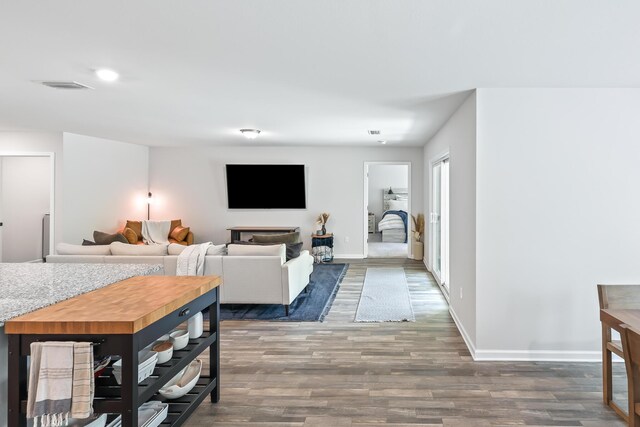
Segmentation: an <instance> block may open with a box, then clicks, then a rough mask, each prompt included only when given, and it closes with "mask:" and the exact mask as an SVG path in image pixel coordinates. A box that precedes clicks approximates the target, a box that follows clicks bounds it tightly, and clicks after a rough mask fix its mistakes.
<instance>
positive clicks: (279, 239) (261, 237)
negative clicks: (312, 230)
mask: <svg viewBox="0 0 640 427" xmlns="http://www.w3.org/2000/svg"><path fill="white" fill-rule="evenodd" d="M299 240H300V233H299V232H297V231H295V232H293V233H283V234H254V235H253V241H254V242H256V243H297V242H298V241H299Z"/></svg>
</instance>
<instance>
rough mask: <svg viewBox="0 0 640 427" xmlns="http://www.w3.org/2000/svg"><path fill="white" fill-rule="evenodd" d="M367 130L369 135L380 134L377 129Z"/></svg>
mask: <svg viewBox="0 0 640 427" xmlns="http://www.w3.org/2000/svg"><path fill="white" fill-rule="evenodd" d="M367 132H369V135H380V131H379V130H368V131H367Z"/></svg>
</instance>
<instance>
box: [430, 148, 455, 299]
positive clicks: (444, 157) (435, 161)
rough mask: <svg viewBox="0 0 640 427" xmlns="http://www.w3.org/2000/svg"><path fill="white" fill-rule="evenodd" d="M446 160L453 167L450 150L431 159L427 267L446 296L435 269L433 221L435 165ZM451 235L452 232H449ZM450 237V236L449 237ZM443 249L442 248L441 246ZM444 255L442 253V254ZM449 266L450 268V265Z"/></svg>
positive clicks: (446, 293)
mask: <svg viewBox="0 0 640 427" xmlns="http://www.w3.org/2000/svg"><path fill="white" fill-rule="evenodd" d="M445 160H448V161H449V168H451V156H450V154H449V151H446V152H445V153H442V154H440V155H438V156H436V157H434V158H432V159H431V160H430V161H429V184H428V185H429V217H428V223H429V229H428V230H429V256H428V257H427V262H428V265H427V269H428V270H429V271H430V272H431V274H433V277H434V279H436V282H437V283H438V286H440V289H442V291H443V294H445V296H447V299H448V296H449V293H448V291H447V289H446V288H445V287H444V286H443V282H442V279H441V278H440V277H439V276H438V275H437V274H436V272H435V269H434V261H435V260H434V255H435V239H434V234H435V233H434V232H433V223H432V222H431V214H432V213H433V204H434V203H433V198H434V194H433V169H434V166H435V165H437V164H438V163H441V162H443V161H445ZM450 175H451V172H449V176H450ZM450 182H451V180H450V179H449V185H450ZM450 194H451V191H450V187H449V199H451V196H450ZM450 213H451V211H450V210H449V217H451V215H450ZM440 224H442V220H440ZM449 236H450V234H449ZM449 238H450V237H449ZM445 249H446V250H447V251H448V250H449V248H448V245H447V247H446V248H445ZM441 250H442V248H441ZM440 256H441V257H442V254H441V255H440ZM447 268H450V267H449V266H448V267H447Z"/></svg>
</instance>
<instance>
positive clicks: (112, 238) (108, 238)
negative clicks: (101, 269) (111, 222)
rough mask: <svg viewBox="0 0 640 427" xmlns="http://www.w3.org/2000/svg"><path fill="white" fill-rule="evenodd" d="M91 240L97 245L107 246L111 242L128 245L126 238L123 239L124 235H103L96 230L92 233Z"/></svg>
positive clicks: (103, 233)
mask: <svg viewBox="0 0 640 427" xmlns="http://www.w3.org/2000/svg"><path fill="white" fill-rule="evenodd" d="M93 240H94V241H95V242H96V244H97V245H109V244H111V243H113V242H122V243H129V241H128V240H127V238H126V237H124V234H121V233H114V234H109V233H105V232H103V231H98V230H95V231H94V232H93Z"/></svg>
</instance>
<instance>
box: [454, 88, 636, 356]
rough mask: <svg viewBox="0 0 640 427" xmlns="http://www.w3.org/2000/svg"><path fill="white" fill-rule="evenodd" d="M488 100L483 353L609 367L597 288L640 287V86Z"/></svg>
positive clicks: (481, 174) (508, 94) (480, 238)
mask: <svg viewBox="0 0 640 427" xmlns="http://www.w3.org/2000/svg"><path fill="white" fill-rule="evenodd" d="M477 102H478V146H477V225H478V228H477V278H476V279H477V308H478V312H477V318H478V328H477V356H478V357H479V358H511V359H515V358H531V359H563V358H569V359H594V360H598V359H599V358H600V326H599V321H598V302H597V294H596V284H598V283H640V269H639V268H638V260H639V259H640V226H639V225H638V224H639V219H638V212H640V197H639V194H640V193H639V192H638V183H639V182H640V167H639V166H638V165H639V161H640V144H639V143H638V141H640V120H638V117H640V90H638V89H480V90H478V101H477ZM452 169H453V161H452ZM452 230H453V228H452Z"/></svg>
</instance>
